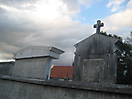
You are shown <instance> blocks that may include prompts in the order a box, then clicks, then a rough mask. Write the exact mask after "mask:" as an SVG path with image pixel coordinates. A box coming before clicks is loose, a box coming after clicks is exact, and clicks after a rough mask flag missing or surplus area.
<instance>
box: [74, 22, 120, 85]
mask: <svg viewBox="0 0 132 99" xmlns="http://www.w3.org/2000/svg"><path fill="white" fill-rule="evenodd" d="M103 25H104V24H103V23H101V21H100V20H98V21H97V24H95V25H94V28H97V29H96V33H95V34H93V35H91V36H89V37H88V38H86V39H84V40H82V41H81V42H79V43H77V44H76V45H75V47H76V52H75V59H74V72H73V80H74V81H81V82H100V83H116V77H117V76H116V74H117V53H116V52H118V50H119V47H120V45H121V42H120V40H118V39H116V38H112V37H108V36H105V35H102V34H101V33H100V27H102V26H103Z"/></svg>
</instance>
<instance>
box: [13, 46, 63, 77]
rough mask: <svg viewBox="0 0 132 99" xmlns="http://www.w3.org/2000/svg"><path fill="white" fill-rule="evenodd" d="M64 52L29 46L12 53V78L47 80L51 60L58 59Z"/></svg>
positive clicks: (47, 47) (50, 48)
mask: <svg viewBox="0 0 132 99" xmlns="http://www.w3.org/2000/svg"><path fill="white" fill-rule="evenodd" d="M62 53H64V51H62V50H60V49H58V48H55V47H49V46H29V47H27V48H24V49H21V50H19V51H17V52H15V53H14V59H15V60H16V61H15V65H14V69H13V72H12V76H15V77H25V78H37V79H49V78H50V69H51V61H52V59H59V57H60V54H62Z"/></svg>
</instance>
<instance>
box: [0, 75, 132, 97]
mask: <svg viewBox="0 0 132 99" xmlns="http://www.w3.org/2000/svg"><path fill="white" fill-rule="evenodd" d="M0 99H132V86H127V85H114V84H103V85H101V84H99V83H87V84H85V83H77V82H58V81H52V80H51V81H48V80H38V79H25V78H17V77H9V76H3V77H0Z"/></svg>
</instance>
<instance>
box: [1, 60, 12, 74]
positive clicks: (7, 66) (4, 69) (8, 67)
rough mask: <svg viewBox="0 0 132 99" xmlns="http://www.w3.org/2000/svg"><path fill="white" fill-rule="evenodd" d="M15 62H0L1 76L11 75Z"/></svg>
mask: <svg viewBox="0 0 132 99" xmlns="http://www.w3.org/2000/svg"><path fill="white" fill-rule="evenodd" d="M13 67H14V62H0V75H11V74H12V70H13Z"/></svg>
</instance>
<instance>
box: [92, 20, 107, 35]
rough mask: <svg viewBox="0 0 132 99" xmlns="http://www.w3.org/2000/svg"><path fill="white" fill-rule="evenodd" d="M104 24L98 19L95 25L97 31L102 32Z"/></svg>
mask: <svg viewBox="0 0 132 99" xmlns="http://www.w3.org/2000/svg"><path fill="white" fill-rule="evenodd" d="M102 26H104V23H101V21H100V20H97V24H95V25H94V26H93V27H94V28H96V33H98V34H99V33H100V27H102Z"/></svg>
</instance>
